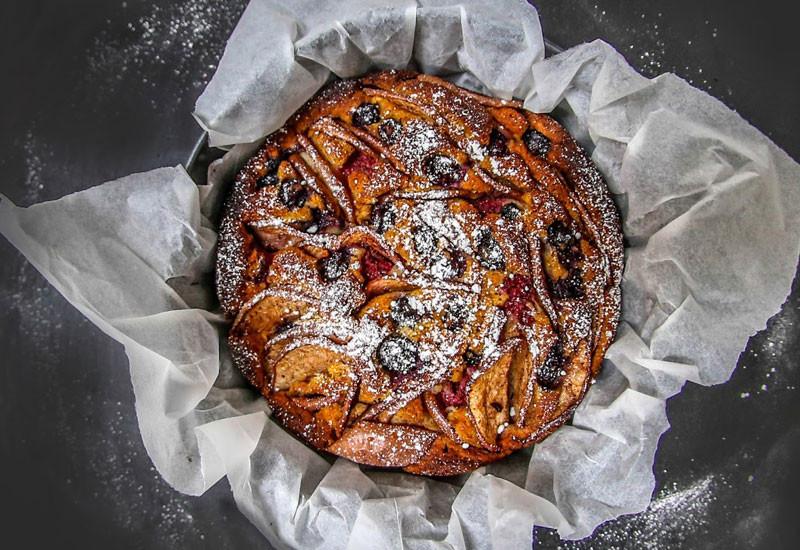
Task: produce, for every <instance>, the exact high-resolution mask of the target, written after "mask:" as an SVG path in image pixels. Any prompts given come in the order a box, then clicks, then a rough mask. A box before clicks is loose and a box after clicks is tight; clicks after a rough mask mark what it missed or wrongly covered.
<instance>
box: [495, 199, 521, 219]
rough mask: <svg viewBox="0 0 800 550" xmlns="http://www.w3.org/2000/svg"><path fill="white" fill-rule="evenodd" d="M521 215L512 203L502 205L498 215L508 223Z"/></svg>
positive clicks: (517, 207)
mask: <svg viewBox="0 0 800 550" xmlns="http://www.w3.org/2000/svg"><path fill="white" fill-rule="evenodd" d="M521 213H522V211H521V210H520V209H519V206H517V205H516V204H514V203H513V202H507V203H506V204H504V205H503V208H501V209H500V215H501V216H503V218H505V219H506V220H508V221H513V220H516V219H517V218H519V216H520V214H521Z"/></svg>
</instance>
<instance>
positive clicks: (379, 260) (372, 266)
mask: <svg viewBox="0 0 800 550" xmlns="http://www.w3.org/2000/svg"><path fill="white" fill-rule="evenodd" d="M361 262H362V264H363V265H364V275H366V276H367V279H369V280H370V281H371V280H373V279H379V278H381V277H383V276H384V275H386V274H387V273H389V272H390V271H391V270H392V268H393V267H394V263H392V261H391V260H390V259H388V258H386V257H384V256H381V255H380V254H376V253H375V252H373V251H372V250H367V252H366V253H365V254H364V257H363V258H362V259H361Z"/></svg>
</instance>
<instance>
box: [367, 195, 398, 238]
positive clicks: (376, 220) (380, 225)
mask: <svg viewBox="0 0 800 550" xmlns="http://www.w3.org/2000/svg"><path fill="white" fill-rule="evenodd" d="M371 217H372V225H374V226H375V228H376V229H377V230H378V232H380V233H386V231H387V230H388V229H389V228H390V227H392V226H393V225H394V224H395V223H396V222H397V208H395V206H394V205H393V204H391V203H386V202H382V203H380V204H378V205H377V206H375V207H374V208H373V209H372V215H371Z"/></svg>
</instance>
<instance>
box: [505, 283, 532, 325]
mask: <svg viewBox="0 0 800 550" xmlns="http://www.w3.org/2000/svg"><path fill="white" fill-rule="evenodd" d="M532 288H533V287H532V286H531V279H530V277H526V276H525V275H515V276H514V277H513V278H511V277H508V278H507V279H506V280H505V281H503V292H505V293H506V294H508V301H506V303H505V305H504V306H503V308H504V309H505V310H506V311H507V312H508V313H510V314H511V315H513V316H514V317H516V318H517V320H519V322H520V323H522V324H524V325H530V324H531V323H533V313H532V312H531V308H530V307H529V305H528V300H529V298H530V294H531V290H532Z"/></svg>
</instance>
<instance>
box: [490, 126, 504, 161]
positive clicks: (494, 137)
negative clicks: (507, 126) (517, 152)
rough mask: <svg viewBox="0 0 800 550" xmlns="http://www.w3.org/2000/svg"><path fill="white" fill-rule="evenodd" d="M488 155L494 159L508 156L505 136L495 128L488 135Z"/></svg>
mask: <svg viewBox="0 0 800 550" xmlns="http://www.w3.org/2000/svg"><path fill="white" fill-rule="evenodd" d="M489 154H490V155H492V156H494V157H504V156H506V155H507V154H508V145H507V144H506V136H504V135H503V133H502V132H501V131H500V130H498V129H497V128H494V129H492V133H491V134H489Z"/></svg>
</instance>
